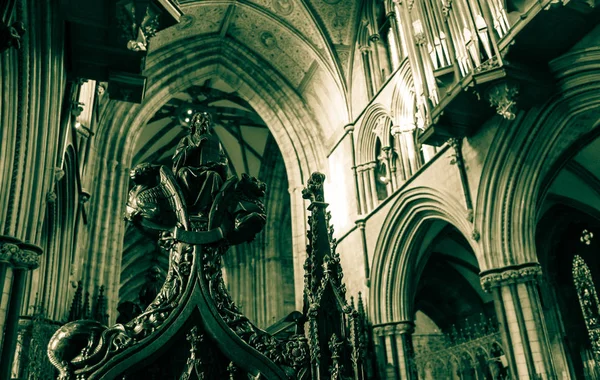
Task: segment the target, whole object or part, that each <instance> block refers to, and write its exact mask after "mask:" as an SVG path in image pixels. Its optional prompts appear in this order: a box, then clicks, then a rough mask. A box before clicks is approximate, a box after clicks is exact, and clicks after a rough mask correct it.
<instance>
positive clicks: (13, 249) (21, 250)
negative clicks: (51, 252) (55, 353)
mask: <svg viewBox="0 0 600 380" xmlns="http://www.w3.org/2000/svg"><path fill="white" fill-rule="evenodd" d="M3 240H5V241H6V240H7V239H5V237H3ZM10 240H11V241H12V242H9V243H5V242H2V241H0V242H2V248H4V249H3V250H2V253H3V254H5V255H6V254H8V255H9V256H10V258H8V257H6V256H5V257H3V261H4V262H6V261H7V260H10V264H11V265H12V268H13V278H12V286H11V291H10V299H9V303H8V309H7V311H6V322H5V324H4V339H3V341H2V354H1V356H0V379H10V378H11V373H10V372H11V369H12V364H13V360H14V356H15V348H16V345H17V336H18V333H19V316H20V314H21V306H22V304H23V297H24V290H25V279H26V276H27V271H30V270H33V269H36V268H37V267H38V266H39V261H40V258H39V257H40V255H41V254H42V249H41V248H40V247H38V246H35V245H33V244H29V243H23V242H20V241H19V240H18V239H15V238H10ZM15 240H16V242H15ZM15 243H16V244H15ZM3 265H4V266H5V267H6V264H3ZM5 270H6V268H5Z"/></svg>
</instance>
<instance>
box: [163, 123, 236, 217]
mask: <svg viewBox="0 0 600 380" xmlns="http://www.w3.org/2000/svg"><path fill="white" fill-rule="evenodd" d="M210 123H211V120H210V116H209V115H208V114H207V113H206V112H203V113H196V114H194V115H193V116H192V121H191V125H190V134H189V135H188V136H184V137H183V138H182V139H181V140H180V141H179V144H178V145H177V148H176V149H175V154H174V155H173V173H174V174H175V176H176V178H177V181H178V183H179V185H180V186H181V189H182V191H183V195H184V197H185V200H186V202H187V205H188V208H189V211H190V213H191V214H192V215H199V214H202V215H206V213H207V212H208V211H209V209H210V207H211V204H212V201H213V200H214V199H215V197H216V195H217V193H218V191H219V190H220V189H221V187H222V186H223V183H224V182H225V180H226V178H227V176H226V173H227V162H226V159H225V158H224V155H223V151H222V149H221V143H220V142H219V139H218V138H217V136H215V135H213V134H212V132H211V128H210Z"/></svg>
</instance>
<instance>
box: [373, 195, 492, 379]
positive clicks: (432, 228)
mask: <svg viewBox="0 0 600 380" xmlns="http://www.w3.org/2000/svg"><path fill="white" fill-rule="evenodd" d="M468 224H469V223H468V221H467V220H466V219H465V218H464V208H463V207H462V206H461V204H460V202H459V201H458V200H455V199H453V198H452V197H451V196H450V195H448V194H444V193H442V192H439V191H437V190H434V189H430V188H426V187H415V188H412V189H410V190H408V191H406V192H404V193H402V194H401V196H400V197H399V198H398V199H397V200H396V201H395V202H394V204H393V206H392V208H391V210H390V212H389V214H388V216H387V218H386V220H385V222H384V223H383V226H382V230H381V231H382V232H381V234H380V236H379V238H378V241H377V244H376V247H375V252H374V259H373V273H374V277H373V278H372V279H371V281H372V283H371V286H370V294H369V302H370V310H371V313H372V314H371V316H372V322H373V326H374V327H375V330H374V340H375V347H376V351H377V352H379V353H378V354H377V357H378V364H379V367H380V371H384V372H385V373H387V375H386V376H392V374H391V373H392V372H395V373H396V375H394V376H397V377H399V378H402V379H413V378H416V369H417V366H420V367H419V371H421V372H423V371H424V368H423V366H424V365H426V364H427V362H422V363H417V366H415V363H416V361H415V360H416V357H415V355H414V351H413V349H414V348H413V343H412V340H413V336H412V334H413V333H414V332H415V327H417V328H419V325H418V324H417V323H416V322H417V320H418V319H419V318H425V320H426V322H425V325H428V324H429V325H431V324H432V323H435V322H427V321H430V320H431V319H430V316H427V315H425V314H423V313H421V314H422V315H423V316H424V317H423V316H422V317H419V314H417V312H418V310H420V307H422V306H423V305H424V303H423V302H421V301H422V300H420V299H419V298H418V294H420V293H419V292H420V291H421V290H423V289H426V288H427V286H423V283H422V280H423V278H424V276H425V277H427V278H428V281H429V282H430V284H431V283H434V282H436V281H438V280H439V279H440V278H441V277H439V276H438V277H435V275H436V273H437V272H436V271H437V269H436V268H438V266H436V265H437V264H439V262H441V261H440V260H442V261H443V260H445V259H442V256H446V255H445V254H441V253H440V252H441V251H440V252H437V251H436V252H437V253H436V252H434V246H438V248H439V247H440V246H439V245H438V243H439V242H440V239H445V238H443V237H442V236H446V237H450V236H453V239H456V241H460V244H461V246H462V247H463V248H461V251H462V250H464V252H465V253H466V254H467V255H468V256H469V258H468V261H470V262H462V261H463V260H462V258H461V259H458V258H457V261H456V262H458V261H461V262H462V263H461V265H465V264H466V265H467V266H468V267H471V268H472V270H470V276H469V279H467V278H466V277H465V278H461V282H460V284H459V283H458V282H457V283H455V285H456V286H459V285H460V286H467V287H468V288H469V289H471V293H472V294H474V295H475V296H476V298H477V300H478V301H477V302H478V304H479V306H477V307H476V308H477V309H478V310H479V311H483V310H484V306H483V302H480V298H481V297H483V298H486V299H487V298H489V297H487V296H485V294H484V292H483V290H482V289H481V288H480V285H479V276H478V274H479V264H478V263H479V261H480V255H479V254H478V251H477V246H475V245H473V244H472V242H471V241H470V240H469V239H468V238H467V236H469V235H468V231H469V230H470V229H469V225H468ZM434 256H435V260H434ZM432 260H433V261H436V263H434V264H436V265H434V266H431V265H430V264H431V262H432ZM438 261H439V262H438ZM453 273H454V272H453ZM431 275H434V277H431ZM456 275H458V276H463V274H461V273H460V272H456ZM447 281H448V280H447V279H446V282H447ZM450 281H451V280H450ZM465 281H466V282H465ZM435 286H436V285H435V284H434V287H435ZM443 288H444V289H448V290H449V291H450V290H451V287H447V286H445V287H443ZM419 289H421V290H419ZM426 291H427V290H426ZM458 293H460V294H462V293H461V292H460V291H458ZM458 293H457V294H458ZM428 294H430V293H428ZM479 295H481V296H479ZM464 296H465V302H470V300H471V299H470V298H469V297H467V295H466V294H464ZM474 299H475V298H474ZM489 301H490V300H487V301H486V302H489ZM423 310H425V309H423ZM439 310H440V311H441V312H442V313H444V311H443V310H445V311H450V309H449V308H446V309H443V308H440V309H439ZM451 313H454V311H451ZM438 314H439V313H438ZM432 315H433V314H432ZM454 316H455V317H458V314H456V315H454ZM435 319H437V320H438V323H439V320H440V318H439V315H437V318H435ZM467 322H468V321H467ZM449 323H450V322H449ZM451 324H454V321H453V322H452V323H451ZM421 326H423V324H421ZM438 326H439V327H440V328H441V329H443V330H444V331H449V328H450V326H449V325H448V326H441V325H438ZM421 328H422V327H421ZM438 331H439V332H440V334H441V331H442V330H438ZM426 345H428V344H426ZM429 348H431V346H430V347H429ZM390 353H391V354H390ZM433 378H435V377H433Z"/></svg>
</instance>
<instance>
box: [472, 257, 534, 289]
mask: <svg viewBox="0 0 600 380" xmlns="http://www.w3.org/2000/svg"><path fill="white" fill-rule="evenodd" d="M541 275H542V268H541V267H540V266H539V264H533V265H530V266H526V267H523V268H518V269H512V268H511V269H507V270H505V271H503V272H499V273H490V274H486V275H484V276H483V277H481V287H482V288H483V289H484V290H485V291H487V292H489V291H490V290H491V289H492V288H495V287H499V286H502V285H506V284H514V283H518V282H527V281H532V280H536V279H537V278H539V277H540V276H541Z"/></svg>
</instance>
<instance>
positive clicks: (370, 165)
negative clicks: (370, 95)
mask: <svg viewBox="0 0 600 380" xmlns="http://www.w3.org/2000/svg"><path fill="white" fill-rule="evenodd" d="M391 127H392V120H391V118H390V116H389V113H388V112H387V111H386V109H385V108H384V107H383V106H382V105H381V104H373V105H372V106H371V107H369V108H368V109H367V111H366V112H365V117H364V119H363V122H362V123H361V126H360V129H359V131H358V141H357V146H358V149H357V150H358V152H357V157H356V158H357V162H356V163H357V166H356V169H357V173H358V190H359V194H358V195H359V197H360V200H361V202H360V203H361V205H362V210H361V213H362V214H367V213H368V212H370V211H372V210H373V209H374V208H375V207H377V205H378V204H379V202H380V201H381V200H383V199H385V198H386V197H387V196H389V195H390V194H391V192H392V191H393V189H394V186H393V183H395V182H396V181H395V176H396V162H395V161H396V159H395V157H394V156H395V155H394V151H393V149H392V147H393V145H394V143H393V141H392V137H391ZM392 177H394V179H392Z"/></svg>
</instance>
